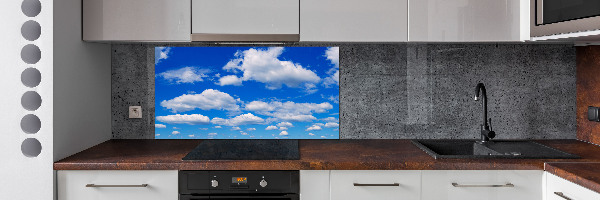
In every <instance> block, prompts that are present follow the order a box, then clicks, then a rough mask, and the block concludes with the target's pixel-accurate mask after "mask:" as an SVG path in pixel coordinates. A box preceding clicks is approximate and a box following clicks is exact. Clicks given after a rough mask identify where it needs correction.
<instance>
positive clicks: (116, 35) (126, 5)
mask: <svg viewBox="0 0 600 200" xmlns="http://www.w3.org/2000/svg"><path fill="white" fill-rule="evenodd" d="M190 13H191V11H190V0H126V1H123V0H83V40H86V41H189V40H190V34H191V30H190V29H191V28H190V20H191V14H190Z"/></svg>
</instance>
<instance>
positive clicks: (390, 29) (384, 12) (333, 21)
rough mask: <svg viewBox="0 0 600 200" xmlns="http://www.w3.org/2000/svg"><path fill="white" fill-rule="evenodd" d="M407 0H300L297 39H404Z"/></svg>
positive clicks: (362, 40) (361, 40) (398, 40)
mask: <svg viewBox="0 0 600 200" xmlns="http://www.w3.org/2000/svg"><path fill="white" fill-rule="evenodd" d="M407 7H408V0H370V1H365V0H302V1H301V2H300V41H339V42H403V41H407V36H408V30H407V28H408V9H407Z"/></svg>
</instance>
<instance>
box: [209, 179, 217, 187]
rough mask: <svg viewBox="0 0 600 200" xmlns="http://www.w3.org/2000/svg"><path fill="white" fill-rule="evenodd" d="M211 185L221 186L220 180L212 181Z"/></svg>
mask: <svg viewBox="0 0 600 200" xmlns="http://www.w3.org/2000/svg"><path fill="white" fill-rule="evenodd" d="M210 186H211V187H218V186H219V181H217V180H212V181H210Z"/></svg>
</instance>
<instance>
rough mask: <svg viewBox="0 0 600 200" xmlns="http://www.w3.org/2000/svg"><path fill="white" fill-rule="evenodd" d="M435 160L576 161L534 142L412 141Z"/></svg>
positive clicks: (571, 157)
mask: <svg viewBox="0 0 600 200" xmlns="http://www.w3.org/2000/svg"><path fill="white" fill-rule="evenodd" d="M412 142H413V143H414V144H415V145H416V146H417V147H419V148H421V149H422V150H423V151H425V152H426V153H427V154H429V155H431V156H433V158H435V159H440V158H442V159H443V158H516V159H575V158H579V156H577V155H573V154H570V153H566V152H563V151H560V150H557V149H554V148H551V147H548V146H545V145H542V144H539V143H536V142H532V141H505V140H501V141H491V142H486V143H478V142H477V141H476V140H412Z"/></svg>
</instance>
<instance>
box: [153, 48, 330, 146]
mask: <svg viewBox="0 0 600 200" xmlns="http://www.w3.org/2000/svg"><path fill="white" fill-rule="evenodd" d="M155 71H156V72H155V73H156V74H155V87H156V88H155V89H156V90H155V97H156V101H155V102H156V106H155V117H156V122H155V130H156V131H155V132H156V135H155V138H156V139H339V48H338V47H156V48H155Z"/></svg>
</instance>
